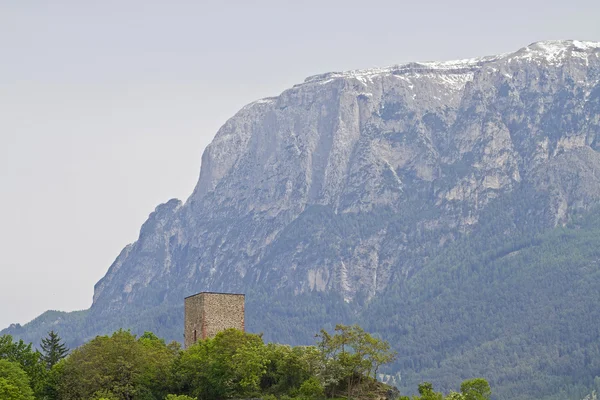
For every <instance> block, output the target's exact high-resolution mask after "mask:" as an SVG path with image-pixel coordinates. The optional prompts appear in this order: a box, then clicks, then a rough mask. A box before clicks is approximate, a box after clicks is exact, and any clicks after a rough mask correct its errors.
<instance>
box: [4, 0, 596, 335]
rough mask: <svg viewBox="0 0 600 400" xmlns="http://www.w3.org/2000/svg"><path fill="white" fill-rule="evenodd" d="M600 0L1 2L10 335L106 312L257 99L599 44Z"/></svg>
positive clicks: (6, 292) (6, 311)
mask: <svg viewBox="0 0 600 400" xmlns="http://www.w3.org/2000/svg"><path fill="white" fill-rule="evenodd" d="M598 16H600V2H599V1H574V0H570V1H564V0H562V1H539V0H538V1H523V0H520V1H512V0H504V1H494V2H485V1H457V0H454V1H437V2H436V1H410V2H403V1H398V0H396V1H373V0H372V1H366V0H362V1H350V0H345V1H325V0H321V1H307V0H304V1H296V2H291V1H283V0H279V1H251V0H246V1H239V2H238V1H215V2H204V1H201V0H196V1H191V0H189V1H149V0H144V1H127V0H119V1H106V0H103V1H85V0H72V1H66V0H54V1H33V0H31V1H30V0H0V50H1V54H0V210H1V213H2V219H1V223H0V250H1V254H0V329H1V328H4V327H6V326H7V325H8V324H10V323H12V322H20V323H24V322H27V321H29V320H31V319H32V318H34V317H35V316H37V315H39V314H40V313H42V312H43V311H45V310H47V309H59V310H65V311H68V310H75V309H83V308H87V307H89V306H90V304H91V301H92V294H93V286H94V283H95V282H96V281H98V280H99V279H100V278H101V277H102V276H103V275H104V273H105V272H106V270H107V269H108V267H109V266H110V264H111V263H112V261H113V260H114V258H115V257H116V256H117V255H118V253H119V252H120V250H121V249H122V248H123V247H124V246H125V245H126V244H127V243H130V242H133V241H134V240H136V238H137V235H138V232H139V228H140V226H141V224H142V223H143V222H144V220H145V219H146V217H147V216H148V214H149V213H150V212H152V211H153V210H154V207H155V206H156V205H158V204H159V203H162V202H165V201H167V200H169V199H170V198H173V197H178V198H180V199H186V198H187V197H188V196H189V195H190V194H191V192H192V190H193V187H194V185H195V183H196V180H197V178H198V175H199V171H200V157H201V154H202V151H203V149H204V147H205V146H206V145H207V144H208V143H209V142H210V140H211V139H212V137H213V136H214V134H215V133H216V131H217V129H218V128H219V126H220V125H222V124H223V123H224V122H225V120H226V119H227V118H229V117H230V116H232V115H233V114H234V113H235V112H236V111H237V110H238V109H240V108H241V107H242V106H243V105H245V104H247V103H249V102H251V101H253V100H256V99H258V98H261V97H266V96H273V95H277V94H279V93H280V92H282V91H283V90H285V89H286V88H288V87H290V86H292V85H293V84H295V83H298V82H301V81H302V80H303V79H304V78H305V77H306V76H309V75H314V74H317V73H322V72H327V71H339V70H347V69H356V68H368V67H373V66H387V65H392V64H397V63H401V62H406V61H424V60H447V59H456V58H467V57H474V56H483V55H489V54H496V53H503V52H509V51H515V50H517V49H519V48H520V47H523V46H526V45H528V44H529V43H532V42H534V41H538V40H547V39H580V40H593V41H600V23H599V22H598Z"/></svg>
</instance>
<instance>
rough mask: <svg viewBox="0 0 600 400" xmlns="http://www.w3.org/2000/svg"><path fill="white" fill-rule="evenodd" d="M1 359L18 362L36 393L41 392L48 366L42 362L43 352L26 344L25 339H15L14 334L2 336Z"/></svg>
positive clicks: (0, 337) (0, 345)
mask: <svg viewBox="0 0 600 400" xmlns="http://www.w3.org/2000/svg"><path fill="white" fill-rule="evenodd" d="M0 359H5V360H8V361H12V362H16V363H18V364H19V365H20V367H21V368H22V369H23V371H25V373H26V374H27V376H28V377H29V381H30V382H31V386H32V388H33V391H34V393H35V394H40V393H41V391H42V390H43V388H44V382H45V380H46V368H44V365H43V363H42V362H41V354H40V352H39V351H35V350H33V349H32V347H31V343H29V344H25V342H23V340H19V341H18V342H15V341H13V338H12V336H10V335H3V336H0Z"/></svg>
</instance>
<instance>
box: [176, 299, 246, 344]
mask: <svg viewBox="0 0 600 400" xmlns="http://www.w3.org/2000/svg"><path fill="white" fill-rule="evenodd" d="M184 308H185V322H184V325H185V326H184V338H185V339H184V346H185V348H188V347H190V346H191V345H192V344H194V343H196V342H197V341H198V340H200V339H206V338H209V337H213V336H215V335H216V334H217V333H219V332H220V331H223V330H225V329H228V328H235V329H239V330H241V331H243V330H244V295H243V294H232V293H213V292H201V293H198V294H195V295H193V296H189V297H186V298H185V307H184Z"/></svg>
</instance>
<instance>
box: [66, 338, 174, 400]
mask: <svg viewBox="0 0 600 400" xmlns="http://www.w3.org/2000/svg"><path fill="white" fill-rule="evenodd" d="M175 357H176V353H174V352H173V349H171V348H169V347H168V346H166V345H165V344H164V342H162V341H161V340H159V339H157V338H156V339H155V337H152V336H151V335H150V334H148V335H145V336H142V338H140V339H139V340H137V339H136V337H135V336H134V335H132V334H131V333H130V332H128V331H123V330H120V331H117V332H115V333H114V334H113V335H112V336H110V337H108V336H98V337H96V338H95V339H93V340H91V341H90V342H88V343H86V344H84V345H83V346H81V347H79V348H78V349H75V350H74V351H73V352H72V353H71V355H70V356H69V357H67V358H66V359H64V360H63V361H61V362H59V363H58V364H57V365H56V366H55V368H57V367H58V368H59V369H60V378H59V382H58V385H57V386H58V387H57V392H58V394H59V396H60V399H61V400H79V399H88V398H95V397H109V394H110V396H112V397H115V398H116V399H118V400H138V399H152V398H164V396H165V395H166V393H168V388H167V387H165V386H166V385H167V384H168V380H166V379H165V376H166V374H167V373H168V371H169V369H170V364H171V363H172V361H173V360H174V359H175Z"/></svg>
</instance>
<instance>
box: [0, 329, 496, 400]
mask: <svg viewBox="0 0 600 400" xmlns="http://www.w3.org/2000/svg"><path fill="white" fill-rule="evenodd" d="M315 338H316V343H315V345H313V346H296V347H292V346H288V345H282V344H276V343H265V342H264V340H263V338H262V336H261V335H257V334H251V333H245V332H242V331H238V330H235V329H228V330H225V331H222V332H220V333H218V334H217V335H216V336H215V337H214V338H208V339H205V340H200V341H198V342H197V343H196V344H194V345H192V346H190V347H189V348H188V349H185V350H182V349H181V348H180V345H179V343H177V342H171V343H168V344H167V343H166V342H165V341H164V340H163V339H160V338H158V337H157V336H156V335H154V334H153V333H150V332H146V333H144V334H143V335H142V336H140V337H136V336H135V335H134V334H132V333H131V332H129V331H124V330H119V331H116V332H114V333H113V334H112V335H110V336H98V337H96V338H94V339H92V340H91V341H89V342H87V343H85V344H83V345H82V346H80V347H78V348H76V349H74V350H73V351H70V352H69V349H68V348H67V347H66V346H65V344H64V343H63V342H62V341H61V339H60V337H59V336H58V334H57V333H55V332H54V331H51V332H49V334H48V336H47V337H46V338H44V339H43V340H42V343H41V344H40V348H41V351H38V350H34V349H33V347H32V344H25V343H24V342H23V341H14V340H13V338H12V337H11V336H9V335H4V336H2V337H0V399H2V400H37V399H39V400H163V399H164V400H194V399H196V400H217V399H244V398H246V399H259V398H260V399H265V400H277V399H279V400H292V399H298V400H300V399H307V400H308V399H323V400H324V399H388V400H410V399H413V400H420V399H422V400H443V399H448V400H486V399H489V398H490V396H491V389H490V386H489V384H488V382H487V381H486V380H485V379H482V378H475V379H469V380H465V381H464V382H463V383H462V384H461V386H460V388H459V389H458V391H453V392H450V393H448V394H447V395H445V396H444V395H443V394H442V393H441V392H436V391H435V390H434V388H433V385H432V384H431V383H429V382H423V383H421V384H419V386H418V392H419V395H418V396H413V397H412V398H411V397H407V396H402V395H400V393H399V391H398V390H397V389H396V388H394V387H391V386H388V385H384V384H382V383H380V382H378V381H377V380H376V379H375V376H376V375H377V372H378V370H379V369H380V368H381V367H382V366H383V365H386V364H389V363H390V362H392V361H393V360H394V359H395V357H396V353H395V352H394V351H392V350H391V348H390V345H389V343H388V342H385V341H382V340H380V339H377V338H375V337H373V336H372V335H370V334H369V333H367V332H365V331H364V330H363V329H362V328H360V327H359V326H358V325H352V326H348V325H337V326H336V327H335V330H334V332H333V333H329V332H327V331H326V330H323V329H322V330H321V331H320V332H319V333H318V334H317V335H316V336H315Z"/></svg>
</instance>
